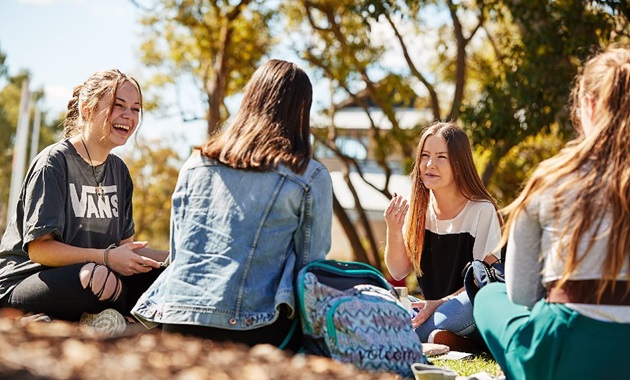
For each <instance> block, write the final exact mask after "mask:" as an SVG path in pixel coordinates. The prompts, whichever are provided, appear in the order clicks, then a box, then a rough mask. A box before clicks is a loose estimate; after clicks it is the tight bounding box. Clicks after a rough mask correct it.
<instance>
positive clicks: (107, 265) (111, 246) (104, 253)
mask: <svg viewBox="0 0 630 380" xmlns="http://www.w3.org/2000/svg"><path fill="white" fill-rule="evenodd" d="M112 248H116V244H110V245H109V247H107V248H105V250H104V251H103V265H105V266H106V267H108V268H109V260H107V257H108V256H109V250H110V249H112Z"/></svg>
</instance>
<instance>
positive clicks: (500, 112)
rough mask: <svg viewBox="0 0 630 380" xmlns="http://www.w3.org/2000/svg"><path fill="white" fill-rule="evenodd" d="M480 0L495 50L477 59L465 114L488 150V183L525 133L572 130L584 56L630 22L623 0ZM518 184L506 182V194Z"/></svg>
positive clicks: (565, 134)
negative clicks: (474, 88)
mask: <svg viewBox="0 0 630 380" xmlns="http://www.w3.org/2000/svg"><path fill="white" fill-rule="evenodd" d="M479 2H480V3H487V4H485V7H486V9H487V14H488V15H487V18H488V19H490V20H491V21H492V23H489V24H487V25H489V26H490V27H487V28H485V31H486V33H487V35H488V41H489V43H490V46H491V47H492V50H491V51H492V52H493V54H485V55H482V54H476V55H475V56H474V58H473V60H472V62H473V63H472V65H474V66H476V68H477V71H478V72H482V73H484V75H483V76H482V77H480V78H478V79H479V81H480V82H481V86H480V88H479V89H478V93H479V95H478V96H472V97H470V98H469V99H468V100H467V101H466V102H465V104H464V106H463V114H462V119H463V120H464V122H465V123H467V124H469V125H470V126H471V128H470V130H471V131H472V137H473V141H474V143H475V144H479V145H481V146H483V147H485V148H486V149H488V150H490V151H491V154H490V157H489V159H488V163H487V165H486V167H485V168H484V170H483V174H482V179H483V181H484V183H486V184H490V183H491V182H493V175H494V173H495V170H496V168H497V167H498V166H499V165H500V162H501V160H502V159H503V158H504V157H505V156H506V155H507V154H508V152H509V151H510V149H512V148H514V147H516V146H518V145H519V144H520V143H522V142H523V141H525V140H526V139H527V138H528V137H530V136H536V135H538V134H539V133H541V132H543V133H550V132H551V128H552V127H554V126H555V127H557V128H558V129H557V131H556V134H557V135H558V136H559V137H560V138H561V139H565V140H566V139H567V138H569V137H570V136H572V131H571V128H570V127H569V123H568V116H569V115H568V112H567V108H566V107H565V106H566V104H567V102H568V96H569V91H570V89H571V86H572V80H573V78H574V77H575V75H576V73H577V68H578V66H579V64H580V62H582V61H583V60H584V59H585V58H586V57H587V56H588V55H590V54H591V53H592V52H593V51H592V50H593V49H597V48H599V47H602V46H606V45H608V44H610V43H611V42H614V41H623V40H624V39H625V40H626V41H627V40H628V37H629V36H630V30H629V29H628V17H627V16H628V7H627V5H626V6H625V8H624V6H623V4H622V3H623V2H617V1H612V2H610V1H599V2H590V1H579V0H573V1H547V0H533V1H521V0H505V1H485V0H482V1H479ZM547 157H549V155H547V156H546V157H545V156H542V157H540V158H547ZM535 163H537V162H534V164H535ZM494 181H500V179H494ZM516 191H518V188H510V189H507V188H504V189H503V193H506V194H507V195H508V196H507V198H508V199H509V198H512V196H511V193H514V192H516Z"/></svg>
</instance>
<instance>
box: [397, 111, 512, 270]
mask: <svg viewBox="0 0 630 380" xmlns="http://www.w3.org/2000/svg"><path fill="white" fill-rule="evenodd" d="M430 136H440V137H442V138H444V140H445V141H446V147H447V149H448V157H449V161H450V165H451V168H452V170H453V178H454V180H455V185H456V186H457V188H458V189H459V190H460V191H461V193H462V194H463V195H464V197H466V199H469V200H475V201H483V200H485V201H488V202H491V203H492V205H493V206H494V208H495V209H496V210H498V206H497V203H496V201H495V200H494V199H493V198H492V196H491V195H490V193H488V190H487V189H486V187H485V186H484V185H483V182H482V181H481V178H479V173H477V169H476V168H475V163H474V161H473V156H472V149H471V148H470V142H469V140H468V136H467V135H466V132H464V131H463V130H462V129H461V128H460V127H459V126H458V125H457V124H455V123H452V122H438V123H435V124H433V125H431V126H430V127H429V128H427V129H426V130H425V131H424V133H423V134H422V137H421V138H420V143H419V144H418V147H417V149H416V160H415V162H414V167H413V170H412V172H411V178H412V184H411V199H410V202H409V219H408V220H407V224H406V230H405V244H406V245H407V252H408V254H409V259H410V261H411V263H412V265H413V268H414V269H415V271H416V273H417V274H418V275H421V274H422V270H421V268H420V261H421V259H422V247H423V245H424V234H425V226H426V220H425V219H426V213H427V208H428V207H429V194H430V192H429V189H427V188H426V187H424V184H423V183H422V176H421V174H420V166H421V164H420V161H421V159H422V148H423V147H424V143H425V141H426V140H427V138H429V137H430ZM497 216H498V217H499V220H500V221H501V220H502V219H501V215H500V214H499V213H498V211H497Z"/></svg>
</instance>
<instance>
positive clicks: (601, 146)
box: [502, 47, 630, 302]
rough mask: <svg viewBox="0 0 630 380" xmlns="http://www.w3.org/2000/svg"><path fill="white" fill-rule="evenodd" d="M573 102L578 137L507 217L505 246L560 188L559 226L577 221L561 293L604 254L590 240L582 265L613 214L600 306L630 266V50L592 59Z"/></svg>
mask: <svg viewBox="0 0 630 380" xmlns="http://www.w3.org/2000/svg"><path fill="white" fill-rule="evenodd" d="M584 96H588V97H590V98H591V99H592V100H593V102H594V111H593V117H592V129H593V131H592V133H590V134H589V135H588V136H585V135H584V133H583V130H582V124H581V121H580V119H579V106H580V99H581V98H582V97H584ZM571 99H572V102H571V103H572V105H571V114H572V118H573V122H574V123H573V125H574V127H575V128H576V129H577V130H578V137H577V138H576V139H575V140H573V141H571V142H569V143H568V144H567V145H566V146H565V148H563V149H562V150H561V151H560V152H559V153H558V154H557V155H556V156H554V157H552V158H550V159H549V160H546V161H544V162H542V163H541V164H540V165H539V166H538V168H537V169H536V171H535V172H534V174H533V175H532V177H531V179H530V180H529V181H528V183H527V185H526V186H525V188H524V190H523V192H522V193H521V195H520V196H519V197H518V198H517V199H516V200H514V202H512V203H511V204H510V205H509V206H507V207H506V208H505V209H504V210H503V211H505V212H507V213H509V217H508V219H507V222H506V225H505V229H504V233H503V237H502V242H503V243H504V244H505V243H506V242H507V236H508V233H509V230H510V227H511V226H512V225H513V223H514V220H515V219H516V217H517V216H518V214H519V213H520V212H522V211H523V210H524V209H525V208H526V207H527V205H528V203H529V202H530V201H531V199H532V198H534V197H535V196H537V195H539V194H541V193H543V192H545V191H546V190H548V189H554V190H553V191H554V192H553V197H554V206H553V212H554V218H555V220H556V221H559V220H570V221H571V223H566V225H564V226H560V230H559V236H558V240H559V241H560V249H559V254H560V253H562V255H563V256H564V257H565V258H566V263H565V267H564V270H563V273H562V277H561V279H560V280H559V281H558V282H557V284H556V286H557V287H562V285H563V284H564V283H565V282H566V281H567V280H568V279H569V277H570V276H571V274H572V273H573V272H575V270H576V269H577V267H578V266H579V265H580V262H582V260H584V258H585V257H586V256H587V255H588V254H598V252H592V251H591V248H592V246H593V244H594V242H595V240H596V239H597V236H591V237H590V240H589V242H588V245H587V247H586V252H585V253H584V255H583V256H582V257H581V258H580V255H579V244H580V241H581V240H582V238H583V236H584V235H585V234H586V233H587V231H589V229H591V228H595V229H599V227H600V226H601V223H602V220H603V218H604V216H605V215H606V214H607V213H608V212H611V213H612V223H611V227H610V231H609V236H610V238H609V241H608V250H607V253H606V260H605V261H604V268H603V269H602V278H601V279H600V284H599V287H598V293H597V300H598V302H599V300H600V299H601V296H602V294H603V293H604V291H605V289H606V287H607V286H608V285H613V286H614V284H615V282H616V278H617V276H618V275H619V273H620V271H621V270H622V269H623V266H624V265H625V264H628V263H629V261H630V205H629V200H630V49H629V48H627V47H623V48H610V49H608V50H606V51H604V52H602V53H600V54H598V55H596V56H594V57H593V58H591V59H590V60H588V61H587V62H586V63H585V64H584V66H583V69H582V71H581V73H579V74H578V76H577V77H576V80H575V84H574V86H573V91H572V94H571ZM559 183H562V184H561V185H558V184H559ZM570 190H571V191H570ZM561 213H562V214H565V213H568V214H565V215H568V219H561V218H559V215H560V214H561ZM601 232H602V231H600V233H601Z"/></svg>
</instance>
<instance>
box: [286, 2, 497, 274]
mask: <svg viewBox="0 0 630 380" xmlns="http://www.w3.org/2000/svg"><path fill="white" fill-rule="evenodd" d="M284 10H285V12H286V13H287V14H288V19H289V20H292V24H291V25H292V27H293V28H295V29H297V30H302V33H299V34H298V36H299V39H300V40H304V41H303V42H301V43H300V42H299V41H296V42H294V44H295V45H296V46H300V48H299V50H298V51H296V53H297V54H299V55H300V56H301V57H302V58H303V59H304V60H306V61H307V62H309V63H310V64H311V65H312V66H313V67H315V68H317V69H318V70H319V72H320V73H321V75H322V76H323V77H324V78H325V79H327V80H328V81H329V82H330V83H331V87H332V89H331V98H332V99H333V101H331V105H330V109H329V110H328V114H329V115H330V122H329V124H328V125H326V126H325V127H324V128H322V130H321V131H320V132H319V133H317V134H316V137H317V138H318V141H319V142H320V143H321V144H323V145H325V146H326V147H328V148H329V149H330V150H331V151H333V152H334V153H335V154H336V155H337V156H338V158H339V160H340V161H341V162H342V163H343V165H344V176H345V178H346V183H347V185H348V187H349V189H350V191H351V193H352V194H353V197H354V203H355V206H356V212H357V214H358V215H359V225H360V227H361V228H360V229H361V231H363V233H364V235H365V240H366V241H367V243H366V244H365V245H364V244H362V243H361V238H360V236H359V235H358V231H357V228H355V226H353V225H352V224H351V221H350V218H349V217H348V216H347V215H344V214H345V210H344V209H343V208H341V207H335V215H336V216H337V217H338V219H339V220H340V222H341V223H342V226H343V228H344V230H345V231H346V234H347V235H348V236H349V240H350V242H351V244H352V248H353V250H354V252H355V255H356V257H357V259H358V260H361V261H366V262H368V263H370V264H371V265H373V266H375V267H377V268H379V269H380V268H381V263H380V258H379V253H378V251H379V247H377V244H376V242H375V240H374V237H373V233H372V231H371V228H372V227H371V225H370V223H369V221H368V219H367V217H366V215H365V212H364V211H363V206H362V205H361V202H360V200H359V197H358V194H357V192H356V190H355V188H354V185H353V184H352V182H351V181H350V173H351V172H356V173H359V174H360V175H361V177H362V178H363V180H364V181H365V182H366V183H368V184H369V185H371V186H372V187H373V188H376V189H377V190H379V191H380V192H381V193H382V194H384V195H385V196H387V197H391V194H390V191H389V188H388V184H389V182H390V176H391V175H392V173H393V170H392V169H393V168H392V167H391V164H392V162H393V160H400V161H402V167H403V168H406V169H409V168H410V166H411V164H412V163H413V160H414V156H413V152H414V149H415V145H416V142H417V137H418V135H419V129H420V128H421V127H422V124H419V125H417V126H416V128H412V129H410V130H405V129H403V128H401V126H400V120H399V116H398V115H397V112H396V109H397V108H398V107H401V106H402V107H410V106H411V107H419V108H424V109H427V110H428V111H429V115H430V116H429V117H427V118H426V120H424V123H425V124H428V123H429V122H431V121H432V120H439V119H457V117H458V116H459V113H460V105H461V103H462V101H463V97H464V94H465V88H466V82H467V81H466V73H467V71H468V69H467V56H468V52H467V51H468V50H469V48H470V44H471V42H472V41H473V38H474V37H475V35H476V33H477V31H478V30H479V28H480V26H481V25H482V24H483V22H484V15H485V14H484V12H483V11H482V9H481V8H477V7H475V6H474V4H469V5H464V4H455V3H454V2H453V1H444V2H441V1H438V2H418V1H397V0H389V1H380V0H379V1H358V0H343V1H338V0H300V1H295V2H290V3H289V2H287V3H285V4H284ZM421 10H423V11H425V12H421ZM427 12H430V13H431V15H434V16H435V15H438V17H436V19H438V21H437V22H435V23H433V24H432V23H431V22H429V20H428V19H427V17H426V16H425V15H426V14H427ZM464 20H467V21H466V22H464ZM375 29H378V32H377V31H376V30H375ZM436 31H439V33H437V34H438V35H439V36H441V37H439V38H438V39H437V40H436V41H435V43H436V44H437V46H438V49H437V50H435V52H439V54H436V53H434V52H431V51H428V54H426V55H425V57H433V61H428V62H430V64H429V65H426V63H427V61H422V60H421V58H423V57H422V54H423V53H425V51H422V53H420V54H418V52H415V51H414V50H415V48H416V46H415V45H414V42H415V41H416V40H418V39H423V38H425V39H430V36H432V35H433V36H434V35H436ZM377 33H380V35H383V34H385V35H387V36H388V37H389V38H382V37H381V38H379V35H377ZM388 54H394V55H397V56H399V61H400V62H402V63H401V64H400V65H399V66H397V67H391V66H390V67H388V65H387V64H385V63H384V62H383V57H384V56H387V55H388ZM444 83H447V85H444ZM340 97H343V98H347V99H348V101H350V102H353V103H355V104H357V105H358V106H359V107H361V108H362V109H363V110H364V112H365V113H366V115H367V116H368V119H369V122H370V125H369V139H370V144H369V145H370V146H369V148H370V151H371V154H372V157H373V158H374V160H375V161H376V162H377V164H378V166H379V167H380V169H381V170H382V172H383V174H384V175H385V178H386V179H385V183H384V186H376V185H374V184H371V183H370V182H369V181H367V180H366V179H365V177H364V176H363V173H362V167H361V164H360V163H359V162H357V161H356V160H355V159H353V158H352V157H350V156H348V155H347V154H344V152H343V150H342V149H341V148H340V147H339V146H338V145H337V137H338V135H339V132H340V130H339V128H338V127H340V126H337V125H335V122H334V115H335V113H336V112H338V110H339V109H340V108H342V107H343V106H344V104H345V102H344V101H337V102H335V101H334V99H335V98H340ZM375 109H378V110H379V111H382V113H383V115H385V117H386V119H387V121H388V125H391V128H389V127H388V128H385V127H384V126H383V125H381V124H379V123H378V122H377V121H376V120H375V119H374V118H373V117H372V112H373V111H374V110H375ZM336 204H338V202H337V203H336Z"/></svg>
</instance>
